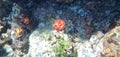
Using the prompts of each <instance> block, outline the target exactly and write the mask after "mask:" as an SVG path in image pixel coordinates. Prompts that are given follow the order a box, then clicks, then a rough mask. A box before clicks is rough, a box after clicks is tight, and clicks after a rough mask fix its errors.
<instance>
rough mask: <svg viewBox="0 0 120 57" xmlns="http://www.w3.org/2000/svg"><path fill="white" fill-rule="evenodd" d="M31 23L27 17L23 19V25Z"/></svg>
mask: <svg viewBox="0 0 120 57" xmlns="http://www.w3.org/2000/svg"><path fill="white" fill-rule="evenodd" d="M29 22H30V20H29V18H28V17H26V18H24V19H23V23H24V24H26V25H27V24H29Z"/></svg>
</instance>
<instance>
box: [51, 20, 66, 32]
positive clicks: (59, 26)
mask: <svg viewBox="0 0 120 57" xmlns="http://www.w3.org/2000/svg"><path fill="white" fill-rule="evenodd" d="M52 26H53V28H54V29H55V30H56V31H61V30H64V29H65V21H64V20H61V19H57V20H55V22H54V24H53V25H52Z"/></svg>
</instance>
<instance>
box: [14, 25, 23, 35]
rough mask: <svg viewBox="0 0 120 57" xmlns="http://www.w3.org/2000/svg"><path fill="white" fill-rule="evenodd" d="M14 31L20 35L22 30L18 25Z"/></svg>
mask: <svg viewBox="0 0 120 57" xmlns="http://www.w3.org/2000/svg"><path fill="white" fill-rule="evenodd" d="M15 31H16V34H17V35H20V34H21V32H22V28H20V27H18V28H16V29H15Z"/></svg>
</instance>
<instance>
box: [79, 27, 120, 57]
mask: <svg viewBox="0 0 120 57" xmlns="http://www.w3.org/2000/svg"><path fill="white" fill-rule="evenodd" d="M119 42H120V26H118V27H115V28H114V29H112V30H111V31H109V32H108V33H106V34H105V35H104V34H103V33H101V32H97V34H96V35H92V37H91V38H90V40H89V41H86V42H85V43H83V44H80V46H79V48H78V50H77V52H78V57H91V56H92V57H119V56H120V51H119V50H120V49H119V45H120V43H119Z"/></svg>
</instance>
